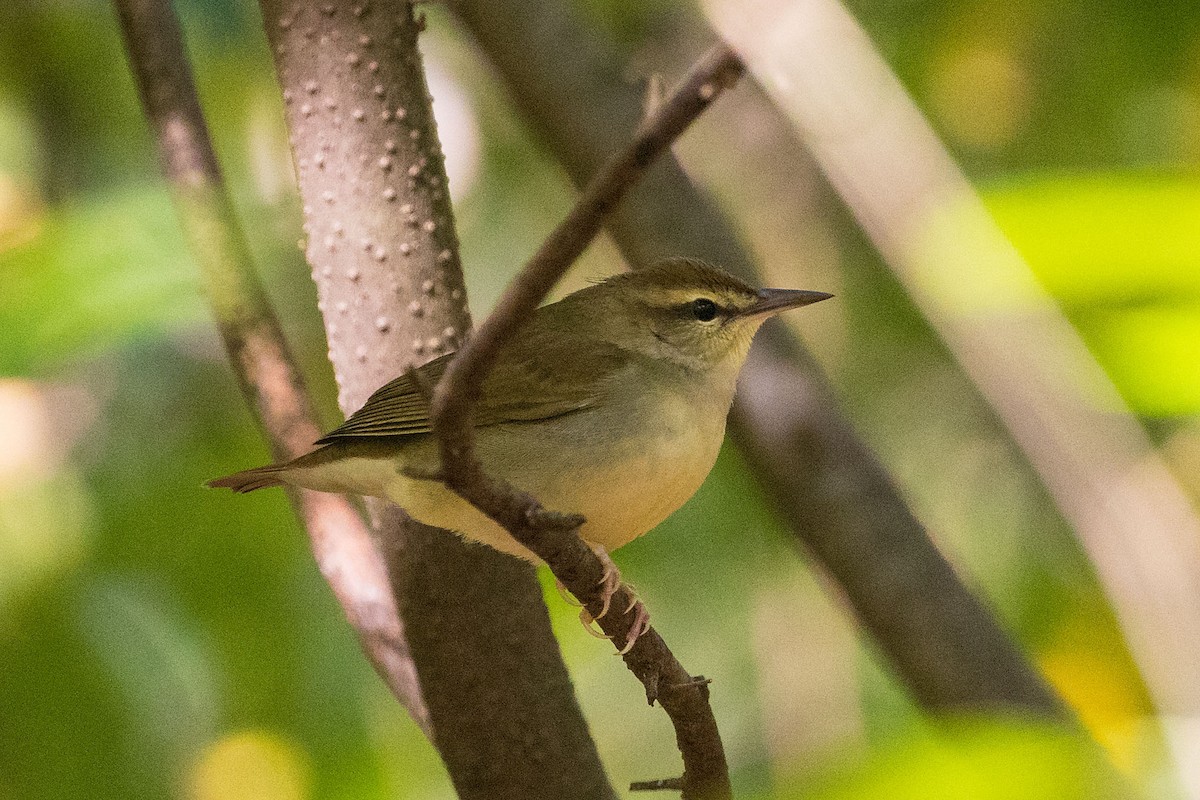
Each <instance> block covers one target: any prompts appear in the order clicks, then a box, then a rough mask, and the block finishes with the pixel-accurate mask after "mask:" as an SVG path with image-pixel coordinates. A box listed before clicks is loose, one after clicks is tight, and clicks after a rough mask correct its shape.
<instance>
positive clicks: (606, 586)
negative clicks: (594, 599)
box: [591, 544, 621, 619]
mask: <svg viewBox="0 0 1200 800" xmlns="http://www.w3.org/2000/svg"><path fill="white" fill-rule="evenodd" d="M591 548H592V552H594V553H595V554H596V558H598V559H600V563H601V564H603V565H604V574H603V575H602V576H600V582H599V583H597V584H596V585H597V586H599V587H600V613H599V614H597V615H596V619H604V615H605V614H607V613H608V609H609V606H610V605H611V604H612V598H613V595H614V594H616V593H617V590H618V589H620V588H621V570H619V569H617V565H616V564H614V563H613V560H612V557H611V556H610V555H609V554H608V551H607V550H605V549H604V548H603V547H601V546H600V545H598V544H593V545H591Z"/></svg>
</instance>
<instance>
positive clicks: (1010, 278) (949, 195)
mask: <svg viewBox="0 0 1200 800" xmlns="http://www.w3.org/2000/svg"><path fill="white" fill-rule="evenodd" d="M709 5H710V7H711V10H710V16H711V17H712V19H713V20H714V21H715V23H716V24H717V25H718V26H719V27H720V28H721V31H722V33H723V35H725V36H726V37H728V38H729V40H730V41H731V42H734V43H736V46H737V47H738V48H739V50H740V51H742V52H744V53H745V54H746V57H747V59H748V60H752V62H753V64H754V67H755V70H756V75H757V77H758V78H759V80H760V81H761V82H762V85H763V88H764V90H765V91H766V92H767V93H768V94H769V95H770V96H771V98H772V99H773V100H774V101H775V103H776V104H777V105H778V107H779V108H780V110H781V111H783V112H784V113H785V114H786V115H787V116H788V118H789V120H790V121H791V122H792V124H793V125H794V126H795V129H796V133H797V135H798V136H799V137H800V138H802V140H803V141H804V142H805V144H806V145H807V146H808V148H809V149H810V151H811V152H812V154H813V157H814V159H815V160H816V162H817V163H818V164H819V165H820V167H821V169H822V171H823V172H824V173H825V175H826V177H827V178H828V179H829V182H830V184H831V185H832V186H833V187H834V189H835V190H836V191H837V192H838V194H839V195H840V196H841V197H842V199H843V200H844V201H845V203H846V205H847V206H848V207H849V208H850V210H851V211H852V212H853V213H854V215H855V217H856V218H857V219H858V221H859V223H860V224H861V225H862V228H863V230H864V231H865V232H866V234H867V236H868V237H870V239H871V241H872V242H873V243H874V244H875V246H876V247H877V248H878V249H879V251H880V253H881V254H882V255H883V258H884V261H885V262H886V263H887V265H888V267H889V268H891V270H892V271H893V272H894V273H895V275H896V277H897V278H898V279H899V280H900V282H901V283H903V285H904V287H905V289H906V290H907V292H908V295H909V297H910V298H912V300H913V302H914V303H915V305H916V306H917V307H918V308H919V309H920V311H921V312H922V314H923V315H924V316H925V318H926V319H927V320H928V321H929V324H930V326H931V327H932V328H933V329H934V330H935V331H936V332H937V334H938V335H939V336H940V337H941V338H942V340H943V341H944V342H945V344H946V346H947V348H948V349H949V350H950V351H951V353H952V354H953V355H954V357H955V359H956V360H957V361H958V363H959V364H960V365H961V366H962V368H963V371H964V372H965V373H966V375H967V376H968V377H969V378H970V379H971V380H972V381H973V382H974V384H975V386H976V387H977V388H978V389H979V391H980V393H981V395H982V396H983V397H984V399H985V400H986V401H987V402H988V403H989V404H990V405H991V407H992V409H993V410H994V411H995V412H996V415H997V416H998V417H999V419H1000V420H1001V421H1002V422H1003V423H1004V425H1005V427H1006V428H1007V430H1008V432H1009V434H1010V435H1011V436H1012V439H1013V441H1014V442H1015V443H1016V444H1017V445H1018V446H1019V447H1020V448H1021V450H1022V452H1023V453H1024V454H1025V456H1026V458H1028V460H1029V463H1030V464H1031V465H1032V466H1033V467H1034V469H1036V470H1037V472H1038V474H1039V475H1040V477H1041V479H1042V482H1043V483H1044V485H1045V486H1046V488H1047V490H1048V491H1049V492H1050V494H1051V496H1053V498H1054V500H1055V502H1056V504H1057V505H1058V508H1059V509H1060V510H1061V512H1062V514H1063V516H1064V517H1065V518H1066V519H1067V520H1068V521H1069V522H1070V523H1071V525H1072V527H1073V528H1074V530H1075V532H1076V534H1077V536H1078V537H1079V539H1080V543H1081V544H1082V545H1083V547H1084V549H1085V550H1086V551H1087V553H1088V555H1089V557H1090V558H1091V560H1092V562H1093V563H1094V564H1095V565H1096V570H1097V573H1098V576H1099V578H1100V581H1101V583H1102V585H1103V586H1104V589H1105V591H1106V592H1107V594H1108V596H1109V598H1110V599H1111V601H1112V604H1113V609H1114V611H1115V612H1116V614H1117V617H1118V619H1119V620H1120V623H1121V626H1122V629H1123V631H1124V633H1125V636H1126V637H1127V639H1128V642H1129V645H1130V650H1131V652H1132V655H1133V657H1134V658H1135V659H1136V661H1137V663H1138V666H1139V668H1140V670H1141V673H1142V676H1143V677H1144V679H1145V681H1146V686H1147V688H1148V689H1149V691H1150V694H1151V695H1152V696H1153V698H1154V701H1155V703H1156V705H1157V706H1158V709H1159V712H1160V714H1161V715H1162V716H1163V718H1164V722H1165V724H1166V728H1167V733H1168V741H1169V743H1170V744H1171V747H1172V749H1173V751H1174V755H1175V757H1176V760H1177V762H1178V764H1179V767H1180V774H1181V775H1182V777H1183V784H1184V788H1185V791H1186V793H1187V796H1188V797H1190V798H1200V736H1197V735H1196V732H1195V726H1196V720H1197V718H1200V514H1198V513H1197V510H1196V508H1195V506H1194V505H1193V503H1192V500H1191V498H1189V497H1188V495H1187V492H1186V491H1185V490H1184V489H1183V487H1181V486H1180V485H1179V483H1178V482H1177V481H1176V480H1175V478H1174V476H1172V474H1171V472H1170V470H1169V469H1168V468H1167V466H1166V464H1165V463H1164V462H1163V460H1162V458H1161V457H1160V456H1159V454H1158V452H1157V451H1156V449H1155V447H1154V445H1153V443H1152V442H1151V441H1150V439H1149V437H1148V436H1147V435H1146V432H1145V431H1144V430H1143V429H1142V427H1141V425H1140V423H1139V422H1138V420H1137V419H1136V418H1135V417H1134V416H1133V415H1132V414H1131V413H1130V411H1129V409H1128V407H1126V406H1125V404H1124V402H1123V401H1122V399H1121V397H1120V395H1119V393H1118V392H1117V389H1116V387H1115V386H1114V385H1113V384H1112V382H1111V381H1110V380H1109V378H1108V376H1107V375H1106V374H1105V373H1104V370H1103V368H1102V367H1101V366H1100V365H1099V364H1097V363H1096V361H1095V359H1094V358H1093V357H1092V355H1091V353H1090V352H1089V351H1088V348H1087V345H1086V343H1085V342H1084V341H1083V340H1082V338H1081V337H1080V336H1079V333H1078V331H1076V330H1075V328H1074V327H1073V326H1072V325H1071V323H1070V321H1069V320H1067V319H1066V318H1065V317H1064V316H1063V314H1062V311H1061V310H1060V309H1059V307H1058V306H1057V304H1056V303H1055V301H1054V299H1053V298H1052V297H1050V296H1049V295H1048V294H1047V293H1046V291H1045V290H1044V289H1043V288H1042V286H1041V285H1040V283H1039V282H1038V279H1037V277H1036V276H1035V275H1034V274H1033V272H1032V271H1031V269H1030V267H1029V265H1028V264H1026V263H1025V262H1024V260H1023V259H1022V258H1021V256H1020V254H1019V253H1018V252H1017V251H1016V249H1015V248H1014V247H1013V246H1012V244H1011V243H1010V242H1009V241H1008V240H1007V239H1006V237H1005V235H1004V233H1003V232H1002V231H1001V230H1000V228H999V226H998V225H997V224H996V222H995V221H994V220H993V219H992V218H991V216H990V215H989V213H988V211H987V209H986V208H985V207H984V204H983V202H982V200H981V199H980V197H979V195H978V194H977V193H976V191H975V190H974V188H973V187H972V186H971V184H970V182H969V181H968V180H967V177H966V176H965V175H964V174H963V172H962V170H961V169H960V168H959V166H958V165H957V164H956V163H955V161H954V159H953V157H952V156H951V154H950V153H949V151H948V150H947V149H946V147H945V145H944V144H943V143H942V142H941V141H940V139H939V138H938V135H937V133H936V132H935V131H934V129H933V127H932V126H931V125H930V123H929V122H928V121H927V120H926V119H925V117H924V116H923V115H922V113H921V111H920V109H919V108H918V107H917V105H916V104H915V103H914V102H913V100H912V98H911V97H910V96H909V95H908V93H907V92H906V91H905V89H904V87H903V85H902V84H901V82H900V80H899V79H898V78H897V77H896V75H895V74H894V73H893V72H892V71H891V69H890V68H889V67H888V65H887V63H886V62H885V61H884V59H883V58H882V56H881V55H880V54H879V52H878V50H877V49H876V48H875V46H874V45H873V44H872V43H871V41H870V38H869V37H868V35H867V33H866V31H865V30H864V29H863V28H862V26H861V25H859V23H858V22H857V20H855V19H854V17H853V16H852V15H851V14H850V13H849V11H847V9H846V8H845V6H844V5H843V4H842V3H841V2H839V1H838V0H803V2H793V1H792V0H786V1H785V0H756V2H754V3H750V4H747V3H742V2H724V1H723V0H722V1H721V2H717V0H712V2H710V4H709ZM767 24H769V25H770V26H771V27H772V30H773V32H774V33H773V35H772V36H770V37H763V36H761V35H759V28H760V26H762V25H767ZM817 76H820V77H819V78H818V77H817ZM832 98H836V100H833V99H832Z"/></svg>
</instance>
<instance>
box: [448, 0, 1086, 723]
mask: <svg viewBox="0 0 1200 800" xmlns="http://www.w3.org/2000/svg"><path fill="white" fill-rule="evenodd" d="M449 5H450V8H451V10H452V11H453V12H454V13H455V15H456V16H457V17H458V19H459V20H460V21H461V22H462V24H463V25H464V27H466V28H467V30H468V31H469V32H470V34H471V35H472V36H473V38H474V39H475V41H477V42H478V43H479V45H480V47H481V48H482V49H483V50H484V52H485V53H486V54H487V56H488V58H489V59H490V61H491V63H492V64H493V65H495V67H496V70H497V72H498V73H499V75H500V77H501V79H502V80H503V81H504V83H505V85H506V87H507V88H508V90H509V93H510V97H511V99H512V102H513V103H514V105H515V106H516V107H517V109H518V110H519V111H520V112H521V114H522V116H523V118H524V119H525V120H526V121H527V122H528V123H529V125H530V127H531V128H532V129H533V130H534V131H535V133H536V134H537V136H538V137H539V138H540V139H541V141H543V142H544V143H545V144H546V146H547V147H548V149H549V150H550V152H551V153H553V154H554V156H555V157H556V158H557V160H558V161H559V163H561V164H562V165H563V167H564V168H565V169H566V171H567V172H568V174H569V175H570V176H571V179H572V181H573V182H574V183H575V185H577V186H583V185H584V184H585V183H586V182H587V181H588V180H589V179H590V178H591V176H592V175H594V174H595V173H596V172H597V171H598V170H599V169H600V167H601V165H602V164H603V163H604V162H605V159H606V158H607V157H608V154H609V153H610V152H611V147H612V144H611V143H612V142H613V141H614V137H615V136H616V135H617V134H618V132H619V131H621V130H622V129H623V128H624V127H625V126H628V125H629V124H631V123H630V121H631V120H636V119H638V118H639V116H640V115H641V113H642V102H641V101H642V98H641V94H640V92H639V91H638V90H637V89H636V88H635V87H633V86H629V85H627V83H626V82H625V81H624V80H623V79H622V74H623V70H624V69H625V60H624V58H623V57H622V55H621V54H620V53H619V52H617V48H616V47H614V46H613V45H612V44H610V43H608V42H606V41H605V38H604V36H603V35H602V34H600V33H599V32H598V31H597V30H596V29H595V28H594V26H589V25H588V24H587V23H586V22H585V21H584V20H583V19H582V18H581V15H580V14H579V12H578V9H577V8H575V7H574V6H576V5H578V4H575V3H568V4H563V3H561V2H559V0H452V2H450V3H449ZM761 30H762V29H761V28H760V31H761ZM608 229H609V230H610V231H611V233H612V234H613V237H614V239H615V240H616V243H617V245H618V246H619V247H620V249H621V252H622V254H623V255H624V256H625V259H626V261H627V262H628V263H630V264H631V265H634V266H636V265H639V264H648V263H652V262H654V261H656V260H657V259H660V258H662V257H664V256H668V255H694V256H698V257H700V258H704V259H705V260H708V261H711V262H713V263H717V264H721V265H722V266H724V267H726V268H728V269H730V270H732V271H734V272H735V273H738V274H740V275H742V276H743V277H745V278H746V279H748V280H755V275H754V272H755V268H754V263H753V261H752V259H751V257H750V254H749V253H747V252H746V249H745V248H744V247H743V246H742V245H741V244H740V243H739V241H738V236H737V233H736V231H735V230H734V227H733V225H732V224H731V223H730V221H729V220H728V218H727V217H726V216H725V215H723V214H722V213H721V211H720V210H719V209H718V208H717V206H716V204H715V203H714V202H713V200H712V198H711V197H710V196H709V195H707V194H706V193H705V192H704V191H703V190H702V189H701V188H699V187H697V186H696V185H695V184H693V183H692V182H691V181H690V180H689V179H688V177H687V176H686V175H685V174H684V172H683V170H682V169H681V168H680V166H679V164H678V163H677V162H676V161H675V159H673V158H670V157H667V158H664V159H662V160H661V161H660V162H659V164H658V165H656V167H655V168H654V170H652V171H651V173H650V174H649V175H648V176H647V177H646V180H645V181H643V182H642V184H641V185H639V187H638V189H637V191H635V192H633V193H632V194H631V196H630V197H629V198H628V200H627V201H626V202H625V203H624V204H623V205H622V206H621V208H620V209H618V210H617V212H616V214H615V215H614V217H613V218H612V220H611V221H610V222H609V223H608ZM730 434H731V436H732V438H733V439H734V440H735V441H736V442H737V443H738V444H739V445H741V447H742V449H743V452H744V453H746V454H747V455H748V456H749V457H750V458H751V466H752V467H753V468H754V470H755V472H756V474H757V475H758V477H759V479H760V480H762V482H763V483H764V485H765V486H766V488H767V490H768V492H769V494H770V496H771V498H772V499H773V500H774V502H775V505H776V507H777V508H778V510H779V512H780V514H781V515H782V516H783V517H784V518H785V519H786V520H787V522H788V523H789V525H790V526H791V529H792V531H793V533H794V535H795V536H796V537H797V539H799V540H800V541H801V542H802V543H803V545H804V546H805V547H806V548H807V549H809V550H810V551H811V552H812V553H813V554H814V555H815V556H816V558H817V560H818V561H819V562H820V564H821V565H822V567H824V568H825V569H826V570H828V571H829V573H830V574H831V575H832V576H833V577H834V578H835V579H836V580H837V582H838V583H839V584H840V586H841V588H842V589H843V591H844V592H845V595H846V598H847V599H848V600H849V602H850V604H851V606H852V607H853V610H854V613H855V615H856V616H857V618H858V620H859V621H860V623H861V624H862V625H863V627H864V628H865V629H866V630H867V631H869V632H870V634H871V635H872V636H873V638H874V641H875V643H876V644H877V645H878V646H879V648H880V650H882V652H883V653H884V655H885V656H886V657H887V658H888V660H889V661H890V664H891V667H892V669H893V670H895V672H896V674H897V676H898V677H899V679H900V680H902V681H903V682H904V683H905V685H907V686H908V688H909V690H910V691H911V693H912V694H913V697H914V698H915V699H916V700H917V702H919V703H920V704H921V705H922V706H924V707H925V708H928V709H957V710H962V709H976V710H977V709H981V708H1010V709H1021V710H1024V711H1028V712H1032V713H1036V714H1047V715H1059V714H1062V713H1063V707H1062V703H1061V701H1060V700H1059V699H1058V698H1056V697H1055V696H1054V694H1053V692H1052V691H1051V690H1050V689H1049V687H1048V686H1047V685H1046V683H1045V681H1044V680H1043V679H1042V678H1041V676H1040V675H1038V674H1037V672H1036V671H1035V670H1034V669H1033V668H1032V667H1031V665H1030V664H1029V662H1028V661H1027V660H1026V659H1025V657H1024V656H1023V655H1022V654H1021V652H1020V651H1019V650H1018V649H1017V647H1016V646H1015V645H1014V643H1013V641H1012V640H1011V639H1010V638H1009V637H1008V636H1007V634H1006V633H1005V631H1004V630H1003V629H1002V628H1001V627H1000V625H999V624H998V623H997V621H996V619H995V618H994V617H993V616H992V615H991V614H990V613H989V611H988V609H987V608H986V606H985V605H984V604H983V603H982V602H980V600H979V598H977V597H976V596H975V595H973V594H972V593H971V591H970V590H969V589H968V588H967V586H966V585H965V584H964V582H963V580H962V578H961V577H959V575H957V574H956V573H955V571H954V569H953V568H952V567H951V566H950V564H949V563H948V562H947V561H946V559H945V557H944V556H943V555H942V554H941V553H940V552H939V551H938V549H937V547H936V546H935V545H934V543H933V541H932V540H931V538H930V536H929V533H928V532H927V531H926V530H925V528H924V526H923V525H922V524H921V522H920V520H918V519H917V518H916V516H915V515H914V514H913V512H912V510H911V509H909V507H908V506H907V504H906V502H905V500H904V498H903V497H902V496H901V495H900V492H899V490H898V489H897V487H896V485H895V484H894V482H893V481H892V480H891V478H890V476H889V475H888V474H887V473H886V471H885V470H884V468H883V465H882V464H880V462H879V459H878V458H877V457H876V455H875V454H874V453H873V452H872V451H871V449H870V447H869V446H868V445H867V444H866V443H865V442H863V440H862V439H861V437H860V436H859V435H858V434H857V433H856V431H855V430H854V427H853V426H852V425H851V423H850V421H849V420H847V419H846V417H845V416H844V415H843V414H842V413H840V412H839V410H838V408H837V401H836V397H835V392H834V391H833V389H832V388H831V387H830V385H829V382H828V380H827V378H826V377H825V376H824V375H823V374H822V372H821V369H820V367H819V366H818V365H817V363H816V361H815V360H814V359H813V357H812V356H811V355H810V354H808V353H807V352H806V351H805V350H804V349H803V347H802V346H801V345H800V343H799V342H798V341H797V340H796V339H795V337H793V336H789V335H788V333H787V330H786V329H785V328H784V327H783V326H782V325H771V324H769V323H768V324H767V325H764V326H763V329H762V331H760V332H759V334H758V336H757V337H756V338H755V346H754V347H753V348H752V349H751V351H750V360H749V361H748V362H747V364H746V366H745V368H744V370H743V372H742V378H741V390H740V391H739V396H738V399H737V400H736V401H735V403H734V413H733V416H732V418H731V419H730Z"/></svg>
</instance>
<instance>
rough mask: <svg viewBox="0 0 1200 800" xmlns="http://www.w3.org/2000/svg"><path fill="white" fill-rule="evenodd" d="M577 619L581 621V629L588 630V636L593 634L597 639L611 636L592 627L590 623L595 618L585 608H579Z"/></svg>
mask: <svg viewBox="0 0 1200 800" xmlns="http://www.w3.org/2000/svg"><path fill="white" fill-rule="evenodd" d="M579 621H580V622H582V623H583V629H584V630H585V631H587V632H588V635H589V636H595V637H596V638H597V639H611V638H612V637H611V636H609V635H608V634H607V633H604V632H603V631H597V630H596V629H594V628H593V627H592V623H593V622H595V621H596V618H595V617H593V616H592V615H591V614H589V613H588V610H587V609H586V608H581V609H580V610H579Z"/></svg>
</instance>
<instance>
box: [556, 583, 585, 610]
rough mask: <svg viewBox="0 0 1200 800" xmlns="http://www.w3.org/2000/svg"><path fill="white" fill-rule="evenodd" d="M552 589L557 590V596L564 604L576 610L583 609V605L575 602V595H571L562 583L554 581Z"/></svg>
mask: <svg viewBox="0 0 1200 800" xmlns="http://www.w3.org/2000/svg"><path fill="white" fill-rule="evenodd" d="M554 588H555V589H557V590H558V596H559V597H561V598H562V600H563V602H564V603H566V604H567V605H569V606H575V607H576V608H583V603H581V602H579V601H578V600H576V599H575V595H573V594H571V592H570V590H568V589H567V587H566V586H563V582H562V581H560V580H559V579H558V578H555V579H554Z"/></svg>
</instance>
